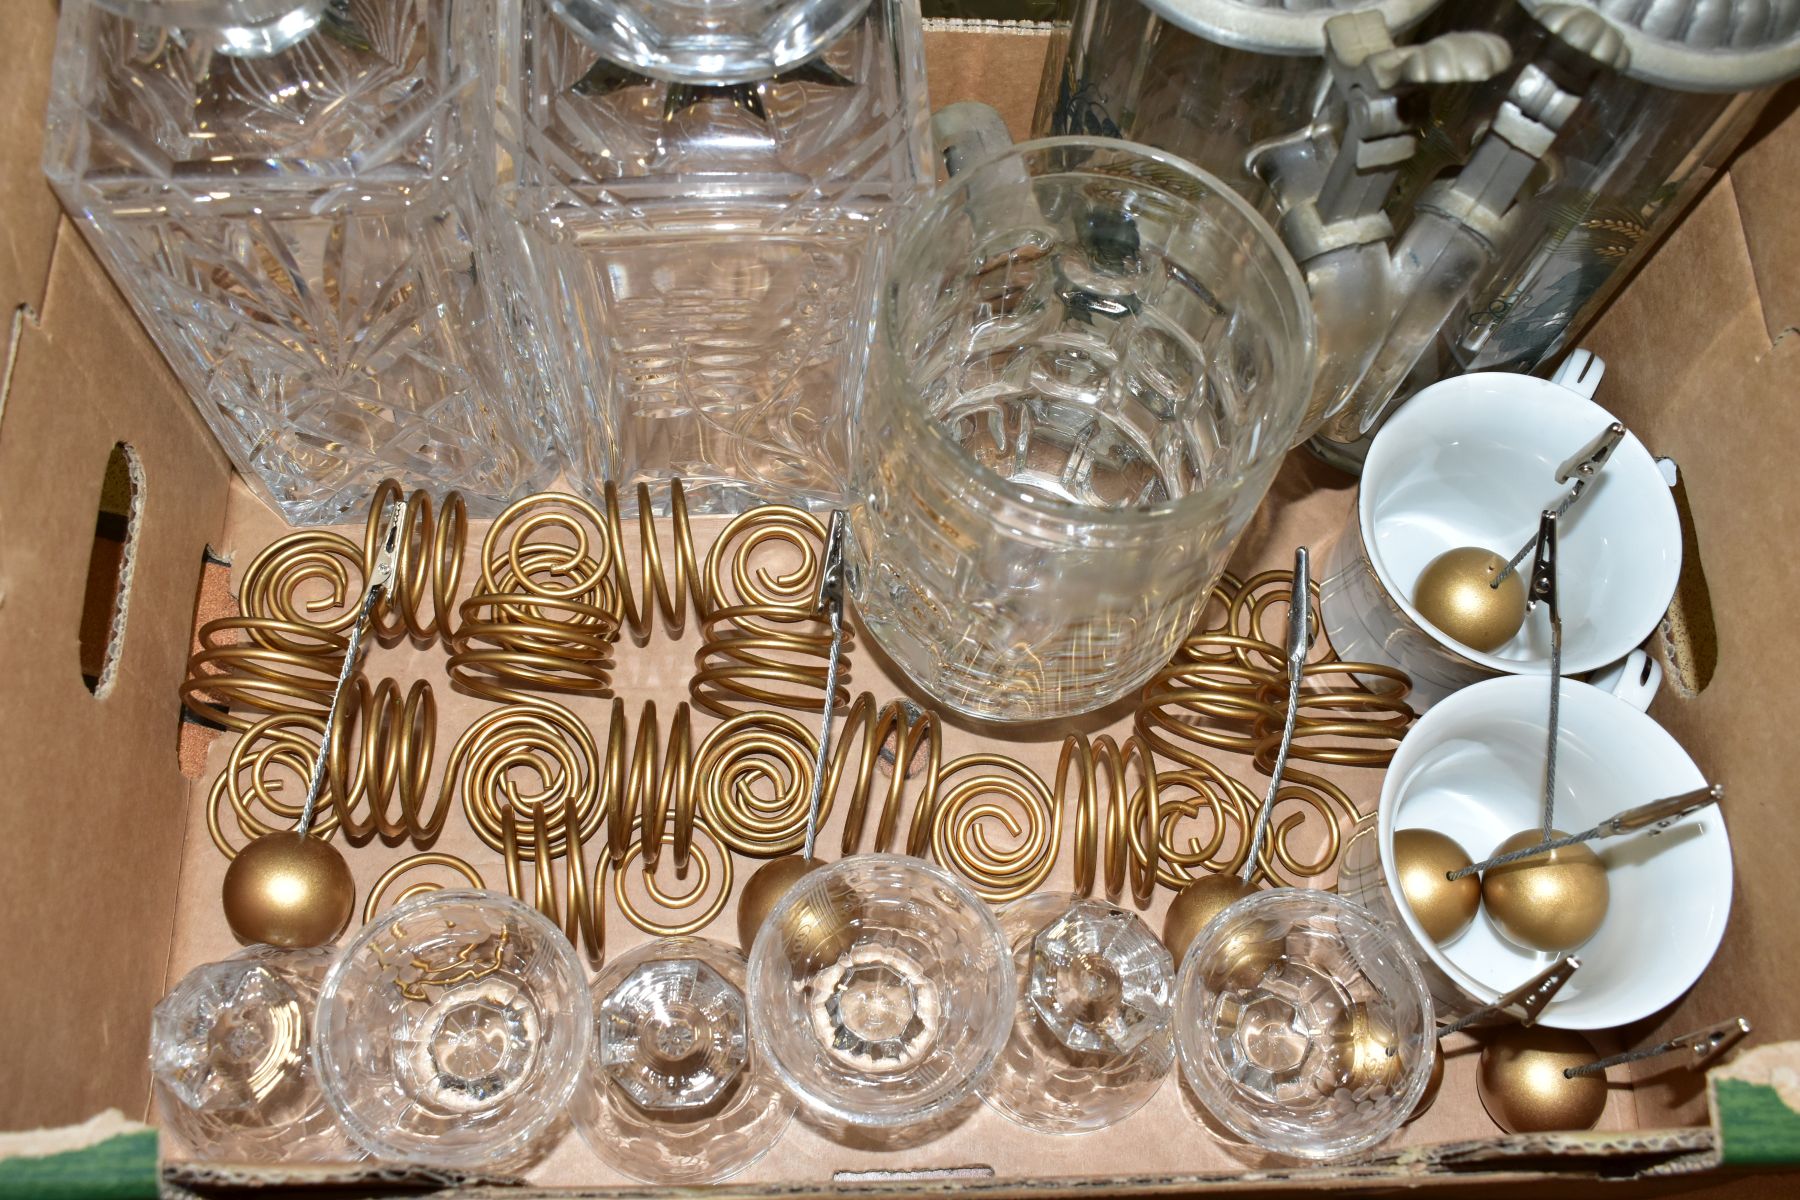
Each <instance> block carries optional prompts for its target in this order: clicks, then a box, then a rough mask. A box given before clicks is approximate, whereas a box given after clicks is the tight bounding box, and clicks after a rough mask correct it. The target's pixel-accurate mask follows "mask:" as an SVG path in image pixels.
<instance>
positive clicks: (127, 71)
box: [44, 0, 554, 523]
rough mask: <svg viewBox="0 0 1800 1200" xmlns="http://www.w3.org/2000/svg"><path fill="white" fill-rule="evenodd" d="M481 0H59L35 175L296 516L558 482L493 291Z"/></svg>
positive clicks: (187, 381) (243, 462)
mask: <svg viewBox="0 0 1800 1200" xmlns="http://www.w3.org/2000/svg"><path fill="white" fill-rule="evenodd" d="M482 21H483V16H482V9H481V8H480V6H479V5H478V4H476V3H474V2H472V0H448V2H442V3H428V2H427V0H358V2H357V3H353V4H352V3H329V4H327V3H325V2H324V0H69V2H68V3H66V4H64V5H63V6H62V16H61V23H60V25H59V27H58V33H57V49H56V64H55V73H54V80H53V83H52V88H51V98H50V110H49V118H48V132H47V136H46V141H45V149H44V167H45V171H46V173H47V174H48V175H49V177H50V180H51V182H52V183H53V184H54V185H55V187H56V190H57V193H58V195H59V196H60V197H61V198H62V202H63V204H64V205H65V206H67V207H68V209H69V211H70V212H71V213H73V214H74V215H75V216H76V218H77V219H78V220H79V222H80V224H81V227H82V229H83V231H84V232H85V233H86V235H87V237H88V239H89V241H90V243H91V244H92V245H93V246H94V249H95V250H96V252H97V253H98V254H99V256H100V259H101V261H102V262H103V263H104V264H105V266H106V268H107V270H108V272H109V273H110V274H111V275H112V278H113V281H114V282H115V283H116V284H117V285H118V287H119V290H120V291H121V292H123V293H124V295H125V298H126V299H127V300H128V301H129V302H130V303H131V305H132V307H133V309H134V310H135V311H136V313H137V315H138V318H139V319H140V320H141V321H142V322H143V324H144V327H145V328H146V329H148V330H149V331H150V335H151V337H152V338H153V339H154V340H155V341H156V343H157V346H158V347H159V348H160V349H161V351H162V353H163V355H164V357H165V358H167V359H168V361H169V364H170V366H171V367H172V368H173V369H174V371H175V374H176V376H177V378H179V379H180V380H181V383H182V385H183V386H184V387H185V388H186V389H187V391H188V394H189V395H190V396H191V397H192V398H193V400H194V403H195V404H196V405H197V406H198V408H199V410H200V412H201V414H202V416H204V417H205V419H206V421H207V424H208V425H210V426H211V428H212V430H213V432H214V434H215V435H216V436H217V437H218V439H219V443H220V444H221V445H222V446H223V447H224V448H225V451H226V453H227V454H228V455H229V456H230V457H231V460H232V463H233V465H234V466H236V467H237V469H238V472H239V474H241V475H242V476H243V477H244V478H245V480H246V481H248V482H249V483H250V484H251V486H252V487H253V488H255V489H256V490H257V492H258V493H259V494H260V495H261V496H262V497H263V499H264V500H266V501H267V502H268V503H270V504H271V505H272V506H274V507H275V508H277V509H279V510H280V512H281V513H282V515H283V516H285V517H286V518H287V519H288V520H289V521H292V522H296V523H308V522H329V521H333V520H337V519H340V518H342V517H343V516H344V515H345V514H347V513H350V512H352V511H356V510H360V509H361V508H362V507H363V506H364V505H365V504H366V503H367V502H368V497H369V494H370V493H371V492H372V491H373V490H374V488H375V486H376V485H377V484H378V483H379V482H380V481H381V480H382V479H383V478H384V477H388V476H392V477H394V478H396V479H398V480H399V481H400V482H401V483H402V485H403V486H405V487H407V488H413V487H426V486H429V487H431V488H433V489H435V490H442V489H444V488H447V487H455V488H459V489H461V490H462V491H463V492H464V493H465V495H467V496H468V498H469V500H470V502H471V505H472V507H474V508H475V509H476V511H477V512H478V513H479V512H482V511H484V510H485V511H493V508H494V506H495V504H496V503H497V502H498V501H502V500H506V499H509V498H511V497H513V496H515V495H517V494H520V493H523V492H526V491H530V490H532V489H533V488H534V487H536V486H539V485H541V484H543V483H545V482H547V481H548V479H549V478H550V476H552V475H553V474H554V469H553V467H554V464H553V463H552V460H551V455H550V453H549V448H548V442H547V432H546V425H545V422H544V420H543V418H542V415H541V412H540V411H539V408H538V406H537V405H536V404H535V403H534V401H533V397H535V396H536V395H537V394H538V390H537V389H536V387H535V385H534V384H533V383H532V381H531V378H530V376H529V374H528V373H523V372H521V371H519V370H517V369H515V368H514V366H513V365H512V364H511V363H510V361H509V359H508V357H507V355H506V349H507V346H506V339H505V338H504V337H502V336H501V335H500V323H497V322H496V321H495V320H494V319H493V318H494V316H495V309H494V305H493V299H494V297H493V295H492V294H491V292H490V288H489V284H490V283H491V282H492V280H491V278H490V276H491V275H492V274H494V271H493V270H491V269H490V266H491V261H492V256H491V254H490V251H489V248H488V247H487V245H486V242H485V239H486V238H487V236H488V233H487V230H486V229H485V227H484V224H483V221H482V218H481V216H480V214H479V211H478V208H477V196H476V195H475V192H474V190H473V185H474V182H475V180H476V179H477V178H478V176H477V175H476V173H475V172H474V171H472V170H471V166H472V162H473V155H472V149H473V147H472V144H471V129H470V126H469V124H468V121H467V111H466V106H467V103H468V101H469V100H471V99H473V98H474V97H476V96H477V95H478V94H479V89H478V88H477V79H476V76H475V73H474V69H473V67H474V64H473V62H472V60H471V58H470V55H469V50H470V48H471V46H472V45H473V44H474V43H476V42H478V41H479V40H480V30H481V25H482Z"/></svg>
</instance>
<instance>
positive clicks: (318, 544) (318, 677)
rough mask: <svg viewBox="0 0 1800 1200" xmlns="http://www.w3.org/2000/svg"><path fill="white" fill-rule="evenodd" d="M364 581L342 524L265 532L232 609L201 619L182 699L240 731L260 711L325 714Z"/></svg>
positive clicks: (203, 715) (207, 716) (198, 712)
mask: <svg viewBox="0 0 1800 1200" xmlns="http://www.w3.org/2000/svg"><path fill="white" fill-rule="evenodd" d="M361 586H362V556H361V554H360V553H359V552H358V551H357V549H356V546H355V545H354V544H353V543H351V541H350V540H349V539H348V538H346V537H343V536H342V535H341V534H336V533H332V532H330V531H329V530H322V529H307V530H301V531H299V532H297V533H291V534H288V535H287V536H285V537H282V538H278V539H277V540H275V541H274V542H271V543H270V544H269V545H268V546H267V547H265V548H264V549H263V550H262V552H261V553H260V554H258V555H257V556H256V557H255V558H253V559H252V560H251V561H250V565H249V566H247V567H245V568H244V572H243V574H242V576H241V577H240V578H239V581H238V609H239V612H238V615H236V616H229V617H220V618H218V619H216V620H212V621H208V622H207V623H206V624H205V625H203V626H201V628H200V634H199V640H200V649H199V650H197V651H196V652H195V653H194V655H193V657H192V658H191V659H190V660H189V661H188V672H187V678H186V679H185V680H184V681H183V682H182V685H181V689H180V695H181V702H182V704H183V705H184V706H185V707H186V708H187V709H188V710H189V711H191V712H193V713H194V714H195V715H196V716H198V717H200V718H202V719H204V720H210V721H216V722H218V723H219V724H221V725H223V726H225V727H226V728H227V729H232V730H235V731H237V732H238V733H243V732H245V731H246V730H248V729H249V728H250V727H251V726H252V725H254V724H255V723H256V722H257V720H258V719H259V717H260V716H261V715H265V714H280V713H289V712H313V713H320V714H323V713H324V711H325V710H326V709H327V708H328V707H330V704H331V693H332V690H333V688H334V687H335V686H336V683H337V675H338V668H339V667H341V666H342V665H343V661H344V654H345V652H346V651H347V650H348V648H349V639H348V637H347V636H346V635H347V631H348V630H349V628H350V625H351V623H352V622H353V621H354V620H355V617H356V605H355V602H354V597H355V596H356V595H358V594H359V591H358V589H360V588H361ZM246 710H247V711H246Z"/></svg>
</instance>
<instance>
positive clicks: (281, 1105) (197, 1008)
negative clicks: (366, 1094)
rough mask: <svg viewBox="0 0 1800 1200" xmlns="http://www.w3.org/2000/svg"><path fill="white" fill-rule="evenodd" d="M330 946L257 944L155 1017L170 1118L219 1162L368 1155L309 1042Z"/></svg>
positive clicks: (165, 1114) (195, 974) (204, 973)
mask: <svg viewBox="0 0 1800 1200" xmlns="http://www.w3.org/2000/svg"><path fill="white" fill-rule="evenodd" d="M331 955H332V951H331V949H330V948H328V947H327V948H313V949H306V950H282V949H277V948H276V947H274V946H251V947H250V948H249V949H247V950H241V951H239V952H238V953H236V954H234V955H232V956H231V957H230V958H228V959H226V960H224V961H223V962H215V963H206V964H204V965H202V966H198V967H195V968H194V969H193V970H192V971H189V972H188V973H187V974H186V975H183V976H182V977H181V982H180V983H177V984H176V985H175V987H174V988H173V989H172V990H171V991H170V992H169V994H168V995H167V996H164V997H163V998H162V1000H161V1001H160V1002H159V1003H158V1004H157V1006H156V1011H155V1012H154V1013H152V1014H151V1017H150V1074H151V1076H152V1077H153V1078H154V1079H155V1081H156V1108H157V1112H158V1113H159V1114H160V1117H161V1121H162V1124H163V1126H164V1127H165V1128H167V1129H168V1130H169V1131H170V1132H172V1133H174V1134H175V1136H177V1137H179V1138H180V1139H181V1140H182V1141H183V1142H184V1143H186V1145H187V1148H188V1149H189V1150H191V1151H193V1152H194V1153H195V1154H197V1155H200V1156H201V1157H204V1158H208V1159H213V1160H216V1161H219V1162H241V1163H274V1162H306V1161H313V1162H347V1161H350V1160H353V1159H357V1158H361V1157H362V1152H361V1151H360V1150H358V1149H356V1148H355V1147H354V1146H352V1145H351V1143H350V1139H349V1138H347V1137H345V1136H344V1132H343V1130H342V1129H340V1128H339V1127H338V1122H337V1117H336V1116H334V1115H333V1114H332V1111H331V1108H330V1106H329V1105H327V1104H326V1103H325V1094H324V1093H323V1092H322V1091H320V1090H319V1075H318V1071H317V1070H316V1069H315V1068H314V1066H313V1058H312V1050H311V1048H310V1042H311V1034H312V1026H313V1014H314V1011H315V1009H316V1007H317V1005H318V1000H319V987H320V985H321V984H323V983H324V982H325V972H326V971H327V970H329V969H330V967H331Z"/></svg>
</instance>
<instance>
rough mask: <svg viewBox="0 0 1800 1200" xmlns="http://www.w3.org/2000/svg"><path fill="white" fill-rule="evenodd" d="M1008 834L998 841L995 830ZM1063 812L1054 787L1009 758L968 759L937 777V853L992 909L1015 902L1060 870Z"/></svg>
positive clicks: (976, 755) (978, 755) (934, 829)
mask: <svg viewBox="0 0 1800 1200" xmlns="http://www.w3.org/2000/svg"><path fill="white" fill-rule="evenodd" d="M996 829H998V830H1002V831H1004V837H1005V840H1004V841H1003V842H1000V843H998V844H997V843H996V841H995V840H994V838H993V837H992V833H993V831H994V830H996ZM1061 842H1062V808H1061V806H1060V805H1059V804H1058V803H1057V802H1056V797H1055V796H1054V795H1053V794H1052V793H1051V791H1050V787H1049V785H1047V784H1046V783H1045V782H1044V780H1043V778H1042V777H1041V776H1039V775H1038V773H1037V772H1036V771H1033V770H1032V769H1031V768H1030V767H1028V766H1026V765H1025V764H1024V763H1021V762H1019V761H1018V760H1017V759H1015V758H1012V757H1010V756H1008V755H1005V754H995V753H991V752H986V751H982V752H977V753H974V754H965V755H963V756H962V757H961V758H958V759H956V760H954V761H953V762H950V763H948V764H946V765H945V767H944V769H943V771H942V772H941V773H940V774H939V776H938V805H937V812H936V813H935V814H934V815H933V817H932V822H931V852H932V855H933V857H935V858H936V859H937V860H938V862H939V863H941V864H942V865H943V866H945V867H948V868H950V869H951V870H953V871H956V872H957V873H958V874H960V875H961V876H962V877H963V878H964V879H965V880H967V881H968V884H969V886H970V887H971V888H973V889H974V891H975V894H976V895H978V896H980V897H981V898H982V899H983V900H987V901H989V902H991V903H994V904H1003V903H1005V902H1007V901H1009V900H1017V899H1018V898H1019V897H1020V896H1023V895H1025V894H1026V893H1028V892H1033V891H1036V890H1037V889H1038V887H1039V886H1040V885H1042V884H1043V882H1044V880H1045V879H1047V878H1048V877H1049V875H1050V872H1051V870H1052V869H1053V868H1054V867H1055V866H1056V854H1057V847H1058V846H1059V845H1060V844H1061Z"/></svg>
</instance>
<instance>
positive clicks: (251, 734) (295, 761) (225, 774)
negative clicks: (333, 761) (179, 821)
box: [206, 713, 338, 858]
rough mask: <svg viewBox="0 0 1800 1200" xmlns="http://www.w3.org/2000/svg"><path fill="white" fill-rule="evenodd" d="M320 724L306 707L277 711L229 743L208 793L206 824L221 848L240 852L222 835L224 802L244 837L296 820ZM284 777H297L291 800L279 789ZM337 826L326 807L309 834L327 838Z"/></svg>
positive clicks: (315, 755)
mask: <svg viewBox="0 0 1800 1200" xmlns="http://www.w3.org/2000/svg"><path fill="white" fill-rule="evenodd" d="M322 727H323V722H322V721H321V720H320V718H318V717H316V716H313V715H311V714H308V713H276V714H273V715H271V716H268V717H264V718H263V719H262V720H260V721H257V722H256V723H255V724H253V725H251V726H250V727H249V729H248V730H247V731H246V732H245V734H244V735H243V736H242V737H240V738H239V739H238V740H237V742H236V744H235V745H233V746H232V748H231V753H230V757H229V758H228V759H227V760H226V763H225V767H224V769H223V770H221V771H220V772H219V775H218V777H217V778H216V779H214V780H213V785H212V791H211V793H210V794H209V795H208V797H207V809H206V828H207V832H208V833H209V834H211V835H212V840H213V845H214V846H217V847H218V849H219V853H221V854H223V855H224V856H225V857H226V858H236V857H237V852H238V847H236V846H233V845H232V844H231V842H230V841H229V840H228V839H227V838H226V836H225V828H224V822H223V820H222V814H221V812H220V810H221V808H222V807H223V806H225V805H226V804H229V805H230V807H231V810H232V814H233V816H234V817H235V818H236V824H237V829H238V833H239V835H240V836H242V837H243V838H244V839H245V840H246V841H249V840H251V839H254V838H259V837H261V836H262V835H263V834H265V833H274V832H276V831H277V830H281V829H290V828H292V827H293V825H294V823H295V822H296V821H298V820H299V818H300V813H301V810H302V808H303V807H304V801H305V793H306V785H307V782H308V781H309V780H310V779H311V777H312V770H313V763H314V762H315V761H316V760H317V758H318V753H319V730H320V729H321V728H322ZM284 777H285V778H289V779H293V780H296V781H297V782H298V783H299V787H298V788H297V789H296V794H295V796H294V800H293V802H292V803H289V802H287V801H285V800H283V799H281V797H280V796H279V795H278V793H280V792H282V791H283V790H284V788H283V782H282V781H283V778H284ZM258 808H260V809H262V811H263V812H265V813H267V814H268V815H269V816H270V817H272V818H274V822H275V823H273V824H272V823H270V822H269V821H265V820H264V819H263V818H262V817H260V816H258V815H257V813H256V809H258ZM337 827H338V816H337V813H336V812H335V811H334V810H332V809H329V808H328V809H325V810H323V811H321V812H320V813H319V814H318V815H317V819H315V820H314V821H313V824H312V828H311V829H310V830H308V836H309V837H316V838H319V839H320V840H321V841H324V840H329V839H330V838H331V836H332V834H334V833H335V832H336V831H337Z"/></svg>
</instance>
